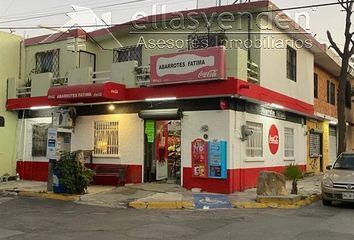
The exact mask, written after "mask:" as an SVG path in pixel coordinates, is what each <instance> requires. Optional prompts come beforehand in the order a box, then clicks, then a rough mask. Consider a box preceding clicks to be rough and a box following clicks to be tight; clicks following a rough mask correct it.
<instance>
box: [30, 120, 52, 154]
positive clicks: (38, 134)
mask: <svg viewBox="0 0 354 240" xmlns="http://www.w3.org/2000/svg"><path fill="white" fill-rule="evenodd" d="M48 128H49V124H48V123H40V124H34V125H33V126H32V156H33V157H44V156H46V153H47V134H48Z"/></svg>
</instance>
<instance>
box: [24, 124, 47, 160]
mask: <svg viewBox="0 0 354 240" xmlns="http://www.w3.org/2000/svg"><path fill="white" fill-rule="evenodd" d="M51 122H52V118H51V117H46V118H27V119H20V120H19V121H18V126H17V139H18V140H17V144H18V147H17V160H22V161H36V162H47V161H48V159H46V157H45V156H44V157H32V132H33V125H35V124H39V123H51Z"/></svg>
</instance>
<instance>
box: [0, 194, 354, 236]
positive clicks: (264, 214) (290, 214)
mask: <svg viewBox="0 0 354 240" xmlns="http://www.w3.org/2000/svg"><path fill="white" fill-rule="evenodd" d="M353 214H354V207H353V206H352V205H337V206H334V207H324V206H322V204H321V203H320V202H316V203H314V204H312V205H310V206H307V207H303V208H300V209H228V210H220V209H219V210H156V209H154V210H149V209H145V210H137V209H118V208H107V207H99V206H88V205H79V204H75V203H72V202H65V201H56V200H49V199H38V198H26V197H18V196H14V197H6V198H1V197H0V239H1V240H3V239H7V240H20V239H36V240H42V239H51V240H57V239H58V240H59V239H60V240H66V239H78V240H80V239H85V240H88V239H99V240H105V239H114V240H125V239H127V240H133V239H191V240H193V239H195V240H208V239H211V240H215V239H225V240H228V239H240V240H251V239H257V240H259V239H262V240H268V239H269V240H278V239H279V240H284V239H287V240H292V239H294V240H306V239H309V240H317V239H318V240H333V239H341V240H347V239H348V240H349V239H350V240H352V239H354V228H353V227H352V226H353V224H354V218H353Z"/></svg>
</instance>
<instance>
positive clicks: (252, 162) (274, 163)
mask: <svg viewBox="0 0 354 240" xmlns="http://www.w3.org/2000/svg"><path fill="white" fill-rule="evenodd" d="M246 121H251V122H256V123H262V124H263V157H260V158H250V157H247V156H246V150H245V149H246V142H243V141H241V140H240V131H241V126H242V125H243V124H246ZM273 124H275V125H276V127H277V129H278V132H279V149H278V151H277V153H276V154H274V155H273V154H272V153H271V152H270V149H269V145H268V134H269V129H270V127H271V126H272V125H273ZM285 127H288V128H293V129H294V154H295V155H294V157H293V158H285V156H284V146H285V145H284V144H285V143H284V141H285V140H284V138H285V137H284V128H285ZM234 132H235V134H234V141H235V142H236V149H240V150H239V151H236V154H237V157H236V158H237V159H240V161H237V164H239V165H238V166H236V167H237V168H263V167H281V166H287V165H289V164H290V163H295V164H297V165H305V164H306V150H305V149H306V143H307V139H306V136H305V133H306V125H301V124H297V123H293V122H288V121H284V120H278V119H274V118H268V117H264V116H261V115H255V114H249V113H242V112H236V124H235V128H234Z"/></svg>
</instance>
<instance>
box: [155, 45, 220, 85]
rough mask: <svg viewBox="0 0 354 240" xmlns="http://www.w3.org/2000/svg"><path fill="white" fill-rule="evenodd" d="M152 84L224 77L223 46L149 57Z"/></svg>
mask: <svg viewBox="0 0 354 240" xmlns="http://www.w3.org/2000/svg"><path fill="white" fill-rule="evenodd" d="M150 65H151V72H150V79H151V80H150V82H151V84H152V85H161V84H174V83H181V82H193V81H208V80H221V79H225V48H224V47H212V48H206V49H199V50H192V51H184V52H179V53H173V54H165V55H158V56H152V57H151V58H150Z"/></svg>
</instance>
